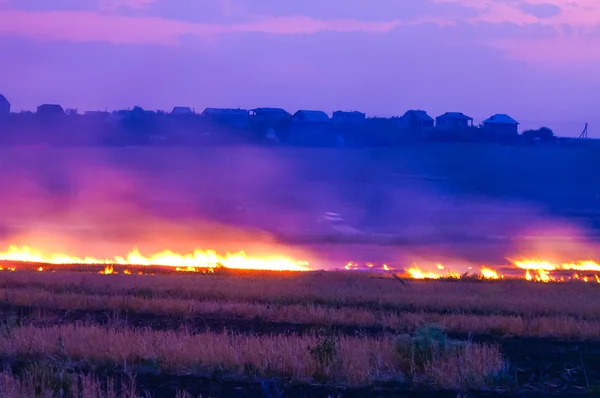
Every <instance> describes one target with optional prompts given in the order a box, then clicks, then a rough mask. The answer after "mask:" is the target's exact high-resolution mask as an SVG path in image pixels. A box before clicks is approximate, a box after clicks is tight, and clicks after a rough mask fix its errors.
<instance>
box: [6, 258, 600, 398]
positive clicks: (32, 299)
mask: <svg viewBox="0 0 600 398" xmlns="http://www.w3.org/2000/svg"><path fill="white" fill-rule="evenodd" d="M403 282H404V283H403ZM403 282H400V281H399V280H398V279H396V278H394V277H392V276H391V275H389V274H365V273H356V272H307V273H282V272H274V273H273V272H243V271H232V270H221V271H217V272H215V273H211V274H198V273H194V274H179V273H178V274H162V275H159V274H155V275H150V274H143V275H136V274H134V275H126V274H122V273H119V274H111V275H100V274H96V273H89V272H75V271H69V270H68V269H64V270H62V271H57V272H36V271H16V272H6V271H5V272H1V273H0V300H1V301H0V308H1V311H2V318H3V321H2V324H1V327H0V330H1V332H2V333H1V334H0V356H1V357H2V361H3V364H4V366H5V368H6V369H7V370H6V371H5V372H4V374H3V375H2V377H3V381H2V383H1V384H0V386H1V387H0V388H1V389H2V391H1V394H2V396H7V397H12V396H14V397H17V396H19V397H20V396H29V395H28V394H29V393H30V391H33V390H32V389H37V390H38V391H42V390H44V391H47V393H48V394H49V395H45V396H61V395H60V391H61V389H62V391H63V395H62V396H85V397H91V396H94V397H96V396H106V397H109V396H115V395H111V392H110V390H111V389H112V390H113V392H114V393H115V394H117V395H116V396H144V394H148V395H149V396H156V397H169V396H172V397H175V396H180V397H183V396H193V397H196V396H200V395H202V396H203V397H234V396H235V397H238V396H265V397H274V396H279V395H277V394H278V393H282V394H283V395H282V396H286V397H292V396H298V397H301V396H302V397H304V396H311V397H312V396H317V397H319V396H322V397H327V396H341V397H352V396H355V397H358V396H365V394H367V395H369V396H381V397H384V396H403V395H404V396H431V394H434V391H437V392H436V393H435V394H441V395H435V396H443V395H447V396H452V397H455V396H456V394H457V392H460V391H470V394H471V395H472V396H489V394H493V395H500V396H512V394H516V393H520V394H522V393H529V394H532V393H533V394H541V395H544V396H548V395H549V394H562V395H560V396H564V394H590V396H592V395H593V394H594V392H597V388H598V387H599V386H598V380H600V379H599V378H600V363H599V362H598V360H597V358H598V354H600V342H599V338H600V308H599V307H598V306H597V305H596V304H595V303H597V302H598V299H600V289H598V288H599V287H600V286H598V285H597V284H585V283H577V282H568V283H531V282H526V281H520V280H506V281H464V280H462V281H461V280H455V281H448V280H441V281H403ZM8 369H10V371H9V370H8ZM84 388H87V389H88V390H90V391H95V390H94V389H97V390H98V391H100V390H102V391H103V393H102V394H104V395H102V394H100V395H98V394H99V393H96V392H91V393H86V394H88V395H86V394H83V395H77V394H81V391H82V389H84ZM107 388H108V391H107ZM11 391H12V392H11ZM134 391H135V394H137V395H135V394H134ZM269 391H270V392H269ZM52 393H53V394H54V395H51V394H52ZM69 394H71V395H69ZM72 394H75V395H72ZM122 394H132V395H122ZM186 394H189V395H186ZM452 394H454V395H452Z"/></svg>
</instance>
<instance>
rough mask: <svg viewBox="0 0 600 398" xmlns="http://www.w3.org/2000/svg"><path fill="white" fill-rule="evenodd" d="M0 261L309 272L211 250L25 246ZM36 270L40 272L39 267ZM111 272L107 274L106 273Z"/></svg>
mask: <svg viewBox="0 0 600 398" xmlns="http://www.w3.org/2000/svg"><path fill="white" fill-rule="evenodd" d="M0 261H14V262H28V263H39V264H58V265H66V264H106V265H107V267H106V268H105V270H104V273H113V271H114V270H113V269H112V267H110V268H109V267H108V265H160V266H172V267H175V268H179V269H180V270H186V271H187V270H197V269H199V268H212V269H214V268H217V267H219V266H222V267H225V268H231V269H243V270H262V271H309V270H310V268H309V263H308V262H307V261H295V260H293V259H290V258H287V257H282V256H270V257H250V256H247V255H246V253H244V252H238V253H234V254H231V253H228V254H226V255H224V256H221V255H219V254H217V253H216V252H214V251H212V250H195V251H194V252H193V253H190V254H178V253H174V252H172V251H169V250H165V251H163V252H160V253H157V254H153V255H151V256H144V255H142V254H141V253H140V252H139V251H138V250H137V249H134V250H132V251H130V252H129V253H128V254H127V256H125V257H119V256H115V257H113V258H112V259H100V258H93V257H76V256H70V255H67V254H61V253H52V254H44V253H41V252H39V251H35V250H33V249H31V248H30V247H27V246H21V247H19V246H14V245H13V246H10V247H9V248H8V250H7V251H5V252H1V253H0ZM38 270H39V271H43V268H42V267H39V269H38ZM108 271H110V272H108Z"/></svg>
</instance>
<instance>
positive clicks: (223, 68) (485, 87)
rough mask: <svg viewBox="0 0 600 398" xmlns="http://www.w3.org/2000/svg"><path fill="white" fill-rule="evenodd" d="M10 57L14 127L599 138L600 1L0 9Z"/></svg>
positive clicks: (56, 2) (3, 85)
mask: <svg viewBox="0 0 600 398" xmlns="http://www.w3.org/2000/svg"><path fill="white" fill-rule="evenodd" d="M50 4H51V5H50ZM0 54H1V59H2V60H1V62H0V93H2V94H4V95H5V96H6V97H7V98H8V99H9V100H10V101H11V103H12V105H13V110H15V111H18V110H21V109H34V108H35V107H36V106H37V105H39V104H40V103H60V104H62V105H63V106H64V107H73V108H78V109H79V110H80V111H83V110H95V109H104V108H105V107H108V108H109V109H119V108H127V107H132V106H133V105H140V106H142V107H144V108H147V109H166V110H169V109H171V108H172V107H173V106H174V105H188V106H192V107H195V108H196V109H197V110H201V109H203V108H205V107H207V106H213V107H243V108H246V107H258V106H280V107H283V108H286V109H287V110H288V111H291V112H293V111H295V110H297V109H299V108H303V109H322V110H325V111H327V112H329V113H331V112H332V111H334V110H337V109H345V110H361V111H364V112H367V114H369V115H382V116H392V115H401V114H402V113H404V111H406V110H407V109H411V108H412V109H416V108H421V109H425V110H427V111H428V112H429V113H430V114H431V115H432V116H437V115H439V114H441V113H443V112H445V111H461V112H464V113H466V114H468V115H470V116H472V117H474V118H475V121H476V122H478V121H481V120H483V119H484V118H486V117H487V116H489V115H490V114H492V113H509V114H510V115H512V116H513V117H515V118H516V119H517V120H519V121H521V122H522V127H523V128H528V127H539V126H540V125H548V126H549V127H551V128H553V129H554V130H555V131H556V132H557V133H558V134H560V135H565V136H569V135H577V134H579V132H580V131H581V129H582V128H583V124H584V123H585V122H589V123H590V134H591V135H594V136H597V137H600V73H598V70H600V1H599V0H528V1H527V0H525V1H520V0H369V1H366V0H302V1H287V0H250V1H248V0H52V1H48V0H0Z"/></svg>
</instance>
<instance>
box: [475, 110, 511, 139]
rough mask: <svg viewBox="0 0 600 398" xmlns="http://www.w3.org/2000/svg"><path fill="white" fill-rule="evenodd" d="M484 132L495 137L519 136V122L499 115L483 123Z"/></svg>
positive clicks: (504, 115) (502, 114) (501, 114)
mask: <svg viewBox="0 0 600 398" xmlns="http://www.w3.org/2000/svg"><path fill="white" fill-rule="evenodd" d="M483 130H484V131H485V132H486V133H488V134H490V135H491V136H494V137H500V136H511V135H518V134H519V122H517V121H516V120H515V119H513V118H512V117H510V116H508V115H506V114H504V113H497V114H495V115H493V116H490V117H489V118H487V119H485V120H484V121H483Z"/></svg>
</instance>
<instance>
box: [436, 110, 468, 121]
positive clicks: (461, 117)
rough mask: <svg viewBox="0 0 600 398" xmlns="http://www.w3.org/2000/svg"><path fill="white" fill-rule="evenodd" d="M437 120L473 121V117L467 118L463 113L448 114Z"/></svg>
mask: <svg viewBox="0 0 600 398" xmlns="http://www.w3.org/2000/svg"><path fill="white" fill-rule="evenodd" d="M436 119H459V120H473V118H472V117H470V116H467V115H465V114H464V113H462V112H446V113H444V114H443V115H440V116H438V117H437V118H436Z"/></svg>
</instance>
